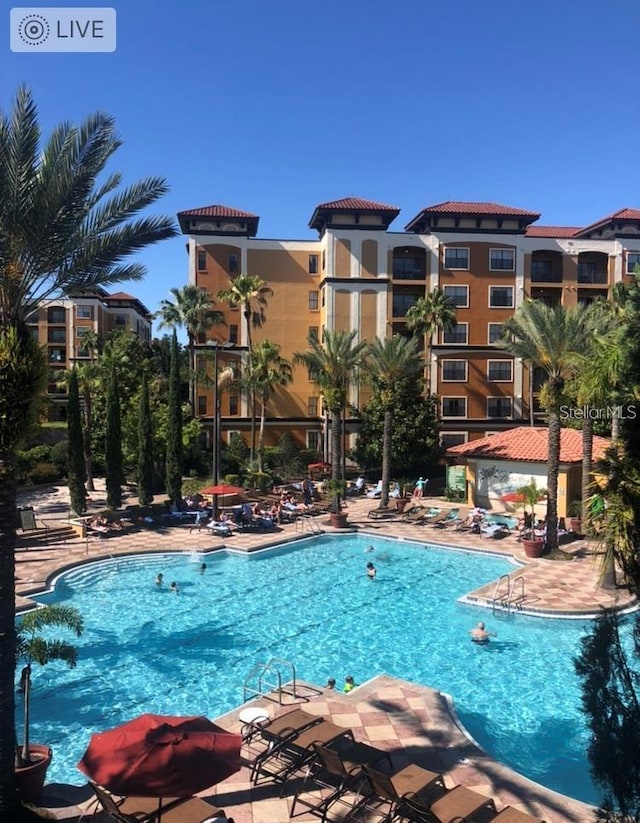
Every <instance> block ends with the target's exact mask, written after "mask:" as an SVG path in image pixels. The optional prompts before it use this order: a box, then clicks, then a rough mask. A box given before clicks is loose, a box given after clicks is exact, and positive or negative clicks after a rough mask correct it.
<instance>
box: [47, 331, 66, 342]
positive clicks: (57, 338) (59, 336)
mask: <svg viewBox="0 0 640 823" xmlns="http://www.w3.org/2000/svg"><path fill="white" fill-rule="evenodd" d="M48 340H49V343H66V342H67V332H66V330H65V329H49V332H48Z"/></svg>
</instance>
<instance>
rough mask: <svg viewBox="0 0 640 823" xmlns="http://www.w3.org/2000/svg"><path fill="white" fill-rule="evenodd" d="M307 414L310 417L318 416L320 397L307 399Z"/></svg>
mask: <svg viewBox="0 0 640 823" xmlns="http://www.w3.org/2000/svg"><path fill="white" fill-rule="evenodd" d="M307 414H308V415H309V417H317V415H318V398H317V397H309V398H308V400H307Z"/></svg>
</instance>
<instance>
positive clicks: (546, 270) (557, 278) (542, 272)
mask: <svg viewBox="0 0 640 823" xmlns="http://www.w3.org/2000/svg"><path fill="white" fill-rule="evenodd" d="M531 282H532V283H561V282H562V270H561V268H560V266H557V267H556V268H555V269H554V266H553V261H552V260H532V261H531Z"/></svg>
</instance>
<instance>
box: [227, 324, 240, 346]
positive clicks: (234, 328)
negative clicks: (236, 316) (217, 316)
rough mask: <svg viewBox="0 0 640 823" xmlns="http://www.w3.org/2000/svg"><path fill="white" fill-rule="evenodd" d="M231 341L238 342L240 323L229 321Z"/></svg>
mask: <svg viewBox="0 0 640 823" xmlns="http://www.w3.org/2000/svg"><path fill="white" fill-rule="evenodd" d="M229 342H230V343H237V342H238V324H237V323H229Z"/></svg>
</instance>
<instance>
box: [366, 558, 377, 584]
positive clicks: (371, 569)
mask: <svg viewBox="0 0 640 823" xmlns="http://www.w3.org/2000/svg"><path fill="white" fill-rule="evenodd" d="M377 573H378V572H377V570H376V567H375V566H374V565H373V563H372V562H371V561H369V562H368V563H367V577H369V578H370V579H371V580H373V578H374V577H375V576H376V574H377Z"/></svg>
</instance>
